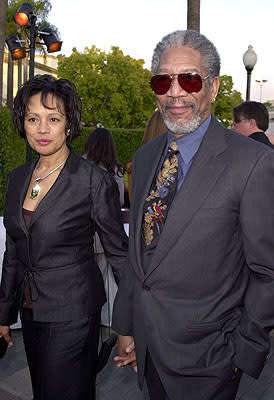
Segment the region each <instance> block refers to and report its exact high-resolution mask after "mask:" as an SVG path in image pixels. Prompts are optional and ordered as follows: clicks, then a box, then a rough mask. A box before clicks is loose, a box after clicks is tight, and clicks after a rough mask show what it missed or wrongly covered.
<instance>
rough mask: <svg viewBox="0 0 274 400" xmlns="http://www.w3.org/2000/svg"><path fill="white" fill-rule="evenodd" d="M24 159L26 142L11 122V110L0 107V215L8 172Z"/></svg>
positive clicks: (1, 213)
mask: <svg viewBox="0 0 274 400" xmlns="http://www.w3.org/2000/svg"><path fill="white" fill-rule="evenodd" d="M25 161H26V142H25V140H24V139H22V138H21V137H20V136H19V135H18V133H17V131H16V129H15V128H14V126H13V124H12V120H11V111H10V110H9V109H8V108H6V107H0V173H1V176H0V215H3V208H4V203H5V196H6V185H7V177H8V174H9V172H10V171H11V170H13V169H14V168H16V167H18V166H19V165H21V164H23V163H24V162H25Z"/></svg>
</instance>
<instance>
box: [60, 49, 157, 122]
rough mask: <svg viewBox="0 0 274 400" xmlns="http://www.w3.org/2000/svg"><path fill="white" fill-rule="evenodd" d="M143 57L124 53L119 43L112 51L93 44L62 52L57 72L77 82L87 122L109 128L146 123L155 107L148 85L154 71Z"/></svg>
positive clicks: (84, 118)
mask: <svg viewBox="0 0 274 400" xmlns="http://www.w3.org/2000/svg"><path fill="white" fill-rule="evenodd" d="M143 65H144V61H143V60H135V59H133V58H131V57H129V56H124V55H123V52H122V51H121V50H120V49H119V48H118V47H112V48H111V51H110V52H109V53H106V52H104V51H101V50H100V49H98V48H96V47H95V46H92V47H91V48H85V50H84V52H83V53H80V52H78V51H77V50H76V49H73V52H72V54H71V55H70V56H69V57H63V56H59V61H58V75H59V77H62V78H66V79H69V80H71V81H72V82H74V84H75V86H76V88H77V90H78V93H79V95H80V97H81V99H82V103H83V121H84V123H85V124H86V125H96V124H97V123H102V124H103V125H104V126H106V127H109V128H137V127H144V126H145V125H146V123H147V121H148V119H149V117H150V115H151V114H152V112H153V110H154V108H155V100H154V95H153V92H152V90H151V89H150V86H149V80H150V78H151V72H150V71H149V70H147V69H144V67H143Z"/></svg>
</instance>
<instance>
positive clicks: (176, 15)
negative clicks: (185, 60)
mask: <svg viewBox="0 0 274 400" xmlns="http://www.w3.org/2000/svg"><path fill="white" fill-rule="evenodd" d="M200 3H201V11H200V32H201V33H203V34H204V35H205V36H206V37H207V38H208V39H210V40H211V41H212V42H213V43H214V45H215V46H216V48H217V50H218V52H219V54H220V56H221V75H224V74H226V75H231V76H232V79H233V83H234V86H233V88H234V89H236V90H238V91H240V92H241V94H242V97H243V99H245V96H246V83H247V73H246V70H245V67H244V64H243V54H244V53H245V51H246V50H247V49H248V46H249V45H252V46H253V49H254V51H255V53H256V54H257V63H256V65H255V67H254V69H253V72H252V75H251V92H250V99H251V100H255V101H262V102H264V101H267V100H274V52H273V47H274V42H273V37H274V1H273V0H260V1H258V0H227V1H226V0H201V2H200ZM51 4H52V10H51V13H50V15H49V21H50V23H51V24H53V25H55V26H56V27H57V29H58V30H59V32H60V36H61V40H62V41H63V46H62V51H61V53H62V54H65V55H66V56H69V55H70V54H71V52H72V48H73V47H76V48H77V50H78V51H83V49H84V48H85V47H89V48H90V47H91V46H92V45H95V46H96V47H97V48H99V49H101V50H103V51H106V52H109V51H110V48H111V46H116V47H119V48H120V49H121V50H122V51H123V54H124V55H129V56H130V57H132V58H135V59H143V60H144V61H145V67H146V68H148V69H150V63H151V57H152V52H153V50H154V48H155V46H156V44H157V43H158V42H159V41H160V40H161V39H162V38H163V36H165V35H166V34H168V33H170V32H173V31H175V30H178V29H186V28H187V0H138V1H135V2H132V1H127V0H115V1H111V0H77V1H75V0H51ZM255 80H260V81H262V80H267V82H266V83H264V84H263V85H262V86H260V84H259V83H257V82H256V81H255Z"/></svg>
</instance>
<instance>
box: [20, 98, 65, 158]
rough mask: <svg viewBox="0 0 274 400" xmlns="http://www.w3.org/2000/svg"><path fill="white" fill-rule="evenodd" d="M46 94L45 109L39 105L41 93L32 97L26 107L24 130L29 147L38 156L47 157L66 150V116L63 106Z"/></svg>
mask: <svg viewBox="0 0 274 400" xmlns="http://www.w3.org/2000/svg"><path fill="white" fill-rule="evenodd" d="M60 102H61V100H59V101H58V103H59V104H60V106H61V108H60V107H59V108H60V110H59V111H58V107H57V102H56V97H55V96H53V95H51V94H48V96H47V98H46V105H47V106H48V107H49V108H46V107H44V106H43V104H42V103H41V93H37V94H35V95H33V96H32V97H31V98H30V100H29V103H28V105H27V107H26V114H25V122H24V128H25V132H26V137H27V141H28V143H29V145H30V146H31V147H32V148H33V149H34V150H35V151H36V152H37V153H39V154H40V155H43V156H49V155H52V154H56V153H60V154H61V153H62V152H63V151H64V150H66V148H67V146H66V130H65V129H66V122H67V118H66V114H65V110H64V104H62V102H61V103H60Z"/></svg>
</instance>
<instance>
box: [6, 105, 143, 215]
mask: <svg viewBox="0 0 274 400" xmlns="http://www.w3.org/2000/svg"><path fill="white" fill-rule="evenodd" d="M93 130H94V128H91V127H83V128H82V131H81V136H79V137H78V138H77V139H75V140H74V141H73V142H72V143H71V147H72V148H73V149H74V150H75V151H77V153H79V154H83V152H84V145H85V142H86V138H87V136H88V135H89V134H90V132H92V131H93ZM109 130H110V131H111V133H112V135H113V138H114V141H115V145H116V149H117V154H118V159H119V161H120V162H121V163H122V164H123V165H125V164H126V162H127V161H128V160H129V159H131V158H132V156H133V155H134V153H135V151H136V150H137V149H138V148H139V147H140V143H141V141H142V137H143V133H144V129H109ZM25 161H26V142H25V140H24V139H22V138H21V137H19V135H18V133H17V131H16V129H15V128H14V126H13V124H12V120H11V111H10V110H9V109H8V108H6V107H0V173H1V176H0V215H3V209H4V203H5V194H6V185H7V177H8V174H9V172H10V171H12V170H13V169H14V168H16V167H18V166H19V165H21V164H23V163H24V162H25Z"/></svg>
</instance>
